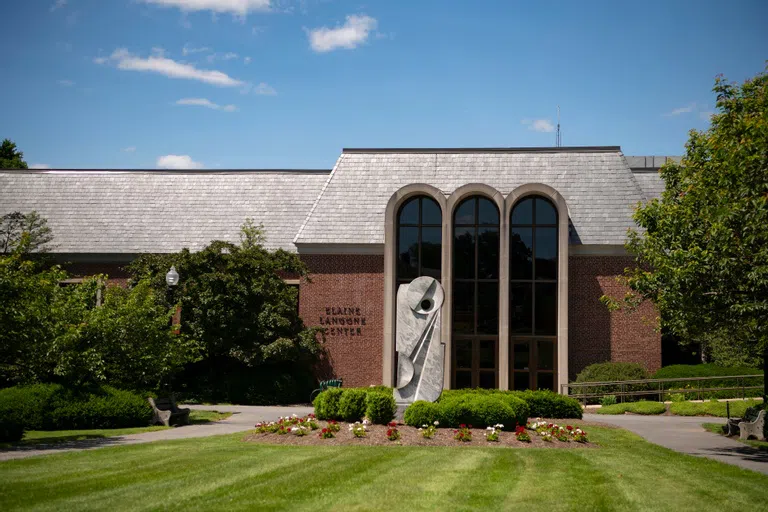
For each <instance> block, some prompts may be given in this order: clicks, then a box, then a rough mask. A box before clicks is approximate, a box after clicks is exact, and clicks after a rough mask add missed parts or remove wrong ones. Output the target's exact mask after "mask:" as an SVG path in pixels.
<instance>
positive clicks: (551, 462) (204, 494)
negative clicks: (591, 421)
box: [0, 427, 768, 512]
mask: <svg viewBox="0 0 768 512" xmlns="http://www.w3.org/2000/svg"><path fill="white" fill-rule="evenodd" d="M589 433H590V436H591V439H592V441H593V442H595V443H598V444H599V445H600V447H599V448H595V449H589V448H582V449H557V448H542V449H533V448H529V449H525V448H523V449H505V448H474V447H471V448H470V447H460V446H457V447H434V448H430V447H402V446H396V445H393V446H381V447H350V446H340V447H330V446H278V445H259V444H255V443H245V442H242V441H241V439H242V437H243V435H242V434H237V435H229V436H217V437H210V438H204V439H188V440H180V441H170V442H158V443H150V444H145V445H133V446H120V447H114V448H104V449H98V450H92V451H86V452H71V453H62V454H57V455H52V456H46V457H33V458H29V459H22V460H13V461H7V462H2V463H0V510H78V511H80V510H110V512H112V511H121V510H158V509H173V510H227V511H230V510H292V511H301V510H307V511H310V510H311V511H316V510H409V511H411V510H429V511H432V510H450V511H454V510H509V509H512V508H519V509H520V510H525V511H526V512H532V511H539V510H541V511H547V512H552V511H558V510H621V511H632V510H648V511H651V510H652V511H657V510H673V511H675V512H679V511H682V510H757V509H759V508H760V505H759V504H761V503H762V504H765V500H766V497H767V496H768V476H766V475H762V474H758V473H754V472H750V471H747V470H743V469H740V468H738V467H735V466H729V465H726V464H722V463H719V462H715V461H712V460H708V459H703V458H696V457H692V456H687V455H682V454H678V453H675V452H672V451H670V450H667V449H665V448H661V447H659V446H656V445H652V444H650V443H647V442H645V441H643V440H642V439H641V438H640V437H638V436H636V435H634V434H632V433H630V432H627V431H625V430H620V429H609V428H597V427H592V428H590V429H589ZM446 434H447V433H446V432H444V431H441V432H440V434H438V435H446ZM756 506H757V507H758V508H757V509H756V508H755V507H756Z"/></svg>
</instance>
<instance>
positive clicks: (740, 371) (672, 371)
mask: <svg viewBox="0 0 768 512" xmlns="http://www.w3.org/2000/svg"><path fill="white" fill-rule="evenodd" d="M761 373H763V371H762V370H758V369H757V368H750V367H748V366H735V367H727V366H718V365H716V364H711V363H707V364H673V365H671V366H665V367H664V368H660V369H659V370H657V371H656V373H654V374H653V377H652V378H654V379H678V378H680V379H683V378H687V377H718V376H726V375H759V374H761Z"/></svg>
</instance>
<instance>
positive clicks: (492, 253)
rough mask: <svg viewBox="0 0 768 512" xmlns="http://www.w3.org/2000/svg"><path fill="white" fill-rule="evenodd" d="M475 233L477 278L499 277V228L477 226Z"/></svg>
mask: <svg viewBox="0 0 768 512" xmlns="http://www.w3.org/2000/svg"><path fill="white" fill-rule="evenodd" d="M477 231H478V233H477V244H478V246H477V278H478V279H498V278H499V230H498V228H479V229H478V230H477Z"/></svg>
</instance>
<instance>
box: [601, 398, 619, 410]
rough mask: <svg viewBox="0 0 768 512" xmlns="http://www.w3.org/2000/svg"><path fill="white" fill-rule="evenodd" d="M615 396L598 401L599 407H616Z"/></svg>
mask: <svg viewBox="0 0 768 512" xmlns="http://www.w3.org/2000/svg"><path fill="white" fill-rule="evenodd" d="M616 404H617V402H616V395H605V396H604V397H603V398H601V399H600V405H602V406H603V407H607V406H609V405H616Z"/></svg>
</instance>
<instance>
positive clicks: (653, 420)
mask: <svg viewBox="0 0 768 512" xmlns="http://www.w3.org/2000/svg"><path fill="white" fill-rule="evenodd" d="M584 419H585V420H586V421H593V422H596V423H606V424H609V425H616V426H618V427H622V428H625V429H627V430H631V431H632V432H634V433H636V434H638V435H640V436H642V437H644V438H645V439H647V440H648V441H650V442H652V443H655V444H658V445H661V446H664V447H666V448H670V449H672V450H675V451H678V452H681V453H687V454H689V455H696V456H698V457H708V458H710V459H715V460H718V461H720V462H725V463H727V464H734V465H736V466H741V467H742V468H746V469H751V470H753V471H758V472H760V473H765V474H766V475H768V452H764V451H760V450H757V449H755V448H752V447H751V446H748V445H746V444H744V443H740V442H739V441H734V440H733V439H728V438H727V437H723V436H720V435H717V434H713V433H712V432H709V431H707V430H704V428H703V427H702V426H701V424H702V423H722V424H725V420H724V419H723V418H710V417H706V418H702V417H689V416H640V415H629V414H625V415H616V416H613V415H610V416H609V415H597V414H585V415H584Z"/></svg>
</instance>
